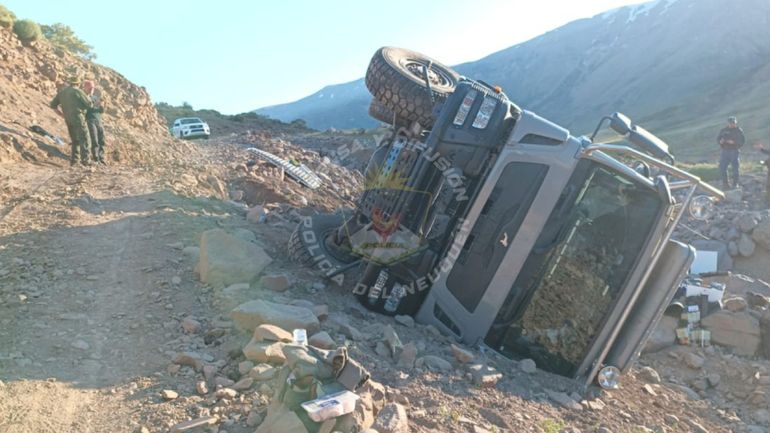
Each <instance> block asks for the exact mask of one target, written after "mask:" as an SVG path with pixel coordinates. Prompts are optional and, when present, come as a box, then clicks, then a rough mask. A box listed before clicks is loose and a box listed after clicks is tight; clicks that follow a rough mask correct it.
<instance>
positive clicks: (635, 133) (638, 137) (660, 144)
mask: <svg viewBox="0 0 770 433" xmlns="http://www.w3.org/2000/svg"><path fill="white" fill-rule="evenodd" d="M628 141H630V142H631V143H634V144H635V145H637V146H639V147H641V148H642V149H644V150H645V151H647V152H649V153H651V154H652V155H653V156H654V157H656V158H661V159H668V160H673V157H672V156H671V154H670V153H669V152H668V144H667V143H666V142H665V141H663V140H661V139H660V138H658V137H656V136H655V135H653V134H652V133H651V132H649V131H647V130H646V129H644V128H642V127H641V126H638V125H634V126H633V127H632V128H631V131H630V132H629V135H628Z"/></svg>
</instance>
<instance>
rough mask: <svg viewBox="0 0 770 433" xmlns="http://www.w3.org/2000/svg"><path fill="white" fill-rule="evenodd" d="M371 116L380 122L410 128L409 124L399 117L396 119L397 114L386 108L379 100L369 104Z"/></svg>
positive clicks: (373, 100)
mask: <svg viewBox="0 0 770 433" xmlns="http://www.w3.org/2000/svg"><path fill="white" fill-rule="evenodd" d="M369 116H371V117H372V118H373V119H376V120H379V121H380V122H383V123H387V124H388V125H393V126H396V127H398V126H409V122H407V121H406V120H404V119H401V118H399V117H396V115H395V113H393V111H392V110H391V109H389V108H388V107H386V106H384V105H383V104H382V102H380V101H378V100H377V99H372V102H370V103H369Z"/></svg>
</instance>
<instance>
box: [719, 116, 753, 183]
mask: <svg viewBox="0 0 770 433" xmlns="http://www.w3.org/2000/svg"><path fill="white" fill-rule="evenodd" d="M717 142H718V143H719V147H720V148H722V155H721V156H720V158H719V173H720V174H721V175H722V186H723V188H724V189H730V187H731V185H730V182H729V181H728V179H727V168H728V166H729V167H731V168H732V171H731V177H732V181H733V183H732V187H733V188H738V186H739V185H738V179H739V170H740V156H741V147H743V145H744V144H745V143H746V136H745V135H743V130H742V129H741V128H740V127H739V126H738V119H736V118H735V117H730V118H728V119H727V126H726V127H724V128H722V130H721V131H719V135H718V136H717Z"/></svg>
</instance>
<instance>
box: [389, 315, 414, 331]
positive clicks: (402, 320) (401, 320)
mask: <svg viewBox="0 0 770 433" xmlns="http://www.w3.org/2000/svg"><path fill="white" fill-rule="evenodd" d="M393 319H394V320H395V321H396V323H398V324H400V325H404V326H406V327H407V328H412V327H414V319H413V318H412V316H406V315H397V316H395V317H394V318H393Z"/></svg>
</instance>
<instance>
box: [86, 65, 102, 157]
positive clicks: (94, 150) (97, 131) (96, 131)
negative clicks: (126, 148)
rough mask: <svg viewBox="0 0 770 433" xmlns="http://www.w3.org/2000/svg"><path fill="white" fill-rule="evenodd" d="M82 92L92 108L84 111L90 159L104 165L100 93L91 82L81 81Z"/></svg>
mask: <svg viewBox="0 0 770 433" xmlns="http://www.w3.org/2000/svg"><path fill="white" fill-rule="evenodd" d="M83 92H85V94H86V95H88V97H89V98H90V99H91V105H92V107H91V108H89V109H88V110H86V124H87V126H88V133H89V135H90V138H91V158H93V160H94V162H98V163H99V164H104V126H103V125H102V113H104V105H103V102H102V91H101V90H100V89H97V88H96V86H95V85H94V82H93V81H91V80H85V81H83Z"/></svg>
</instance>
